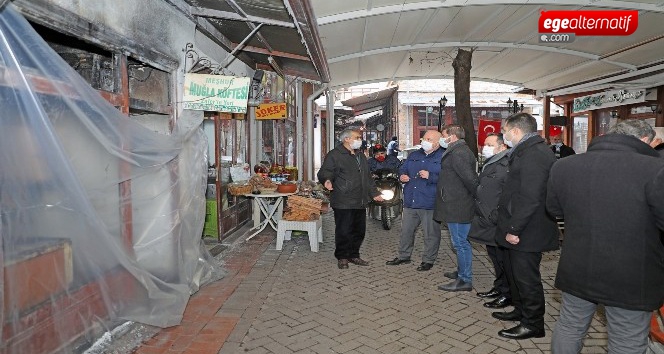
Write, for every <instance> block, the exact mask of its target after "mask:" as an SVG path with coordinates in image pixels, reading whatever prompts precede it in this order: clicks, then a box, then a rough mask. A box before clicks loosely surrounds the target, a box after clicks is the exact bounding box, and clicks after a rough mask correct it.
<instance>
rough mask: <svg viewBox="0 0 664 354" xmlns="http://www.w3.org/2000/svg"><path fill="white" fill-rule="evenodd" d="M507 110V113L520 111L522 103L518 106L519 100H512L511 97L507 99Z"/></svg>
mask: <svg viewBox="0 0 664 354" xmlns="http://www.w3.org/2000/svg"><path fill="white" fill-rule="evenodd" d="M507 111H508V112H509V113H517V112H522V111H523V104H521V106H519V102H518V101H517V100H514V101H512V98H508V99H507Z"/></svg>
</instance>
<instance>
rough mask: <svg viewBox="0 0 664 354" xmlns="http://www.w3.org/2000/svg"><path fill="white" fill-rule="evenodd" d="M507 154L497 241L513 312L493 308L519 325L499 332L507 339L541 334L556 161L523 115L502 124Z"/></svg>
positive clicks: (554, 233) (554, 242)
mask: <svg viewBox="0 0 664 354" xmlns="http://www.w3.org/2000/svg"><path fill="white" fill-rule="evenodd" d="M502 132H503V137H504V140H505V144H507V145H508V146H513V148H512V149H511V150H510V152H509V172H508V173H507V178H506V179H505V184H504V185H503V191H502V192H501V193H500V199H499V201H498V227H497V229H496V244H497V245H498V252H500V253H501V254H502V257H503V260H504V265H505V274H506V275H507V280H508V282H509V284H510V294H511V295H512V304H513V305H514V310H513V311H511V312H494V313H492V314H491V316H493V317H494V318H497V319H499V320H502V321H519V322H520V323H519V325H517V326H515V327H512V328H509V329H505V330H502V331H500V332H498V335H499V336H501V337H505V338H510V339H527V338H533V337H535V338H541V337H544V311H545V302H544V289H543V286H542V276H541V274H540V262H541V261H542V252H546V251H552V250H555V249H557V248H558V232H559V231H558V227H557V225H556V221H555V219H554V218H553V217H552V216H551V215H549V214H547V212H546V208H545V207H546V206H545V202H546V185H547V180H548V179H549V171H550V170H551V166H552V165H553V163H554V162H555V161H556V158H555V157H554V156H553V153H552V152H551V150H550V149H549V147H548V146H546V145H545V144H544V139H543V138H542V137H541V136H539V134H538V133H537V122H536V121H535V118H534V117H533V116H531V115H530V114H528V113H517V114H515V115H512V116H510V117H509V118H507V119H506V120H505V121H504V122H503V125H502Z"/></svg>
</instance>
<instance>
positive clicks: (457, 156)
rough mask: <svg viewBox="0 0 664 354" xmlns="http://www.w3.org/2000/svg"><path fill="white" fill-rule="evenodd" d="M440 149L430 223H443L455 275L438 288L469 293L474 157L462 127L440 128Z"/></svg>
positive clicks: (449, 126)
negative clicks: (469, 236)
mask: <svg viewBox="0 0 664 354" xmlns="http://www.w3.org/2000/svg"><path fill="white" fill-rule="evenodd" d="M441 133H442V138H440V146H442V147H443V148H445V149H447V150H446V151H445V152H444V153H443V157H442V159H441V162H440V175H439V176H438V184H437V185H436V190H437V191H438V195H437V196H436V205H435V206H434V212H433V214H434V215H433V219H434V220H436V221H438V222H446V223H447V227H448V229H449V230H450V238H451V239H452V245H453V246H454V249H455V250H456V255H457V271H456V272H449V273H445V274H444V275H445V276H446V277H448V278H453V279H454V280H453V281H452V282H450V283H447V284H443V285H440V286H438V289H439V290H444V291H471V290H473V266H472V264H473V263H472V261H473V249H472V247H470V242H468V231H470V222H471V221H473V215H475V200H474V199H473V197H474V195H475V190H476V189H477V173H476V172H475V171H476V167H475V165H476V163H477V159H476V158H475V154H474V153H473V152H472V151H471V150H470V148H469V147H468V144H466V141H465V140H464V139H465V137H466V134H465V131H464V129H463V127H462V126H460V125H458V124H451V125H448V126H446V127H445V128H443V131H442V132H441Z"/></svg>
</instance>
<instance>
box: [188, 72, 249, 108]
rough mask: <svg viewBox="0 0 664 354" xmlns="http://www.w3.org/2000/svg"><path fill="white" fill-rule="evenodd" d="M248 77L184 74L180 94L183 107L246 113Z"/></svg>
mask: <svg viewBox="0 0 664 354" xmlns="http://www.w3.org/2000/svg"><path fill="white" fill-rule="evenodd" d="M248 99H249V78H248V77H235V76H222V75H204V74H185V76H184V92H183V95H182V101H183V107H182V108H184V109H191V110H195V111H213V112H228V113H247V100H248Z"/></svg>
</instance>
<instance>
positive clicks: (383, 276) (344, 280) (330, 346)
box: [137, 213, 607, 354]
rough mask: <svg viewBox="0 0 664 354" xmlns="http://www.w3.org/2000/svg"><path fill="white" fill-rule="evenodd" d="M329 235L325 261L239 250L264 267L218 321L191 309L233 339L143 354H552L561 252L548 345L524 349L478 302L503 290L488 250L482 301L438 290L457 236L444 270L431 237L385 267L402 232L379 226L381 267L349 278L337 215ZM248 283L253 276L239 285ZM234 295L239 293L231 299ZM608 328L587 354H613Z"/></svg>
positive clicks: (548, 260) (596, 329) (542, 341)
mask: <svg viewBox="0 0 664 354" xmlns="http://www.w3.org/2000/svg"><path fill="white" fill-rule="evenodd" d="M323 230H324V231H323V234H324V243H323V244H322V245H321V248H320V251H319V252H318V253H312V252H311V251H310V250H309V243H308V238H307V237H306V236H297V237H294V238H293V240H291V241H286V242H285V243H284V248H283V250H281V251H277V250H275V243H276V242H275V235H274V231H272V230H270V231H269V232H265V233H264V234H262V235H260V236H259V237H256V238H255V239H252V240H250V241H249V242H244V243H242V244H240V245H238V246H236V247H238V249H239V251H238V250H236V252H235V253H236V255H235V256H233V255H228V256H224V257H225V258H227V259H226V262H229V264H230V265H232V264H236V263H238V262H241V260H238V259H237V257H240V256H241V257H243V258H242V259H243V260H246V259H250V258H252V257H251V256H250V254H251V252H246V251H243V250H245V249H247V248H253V250H254V251H253V252H254V253H257V252H259V253H257V254H255V259H256V261H255V263H253V265H252V262H248V261H245V262H244V264H245V265H244V266H243V268H242V269H244V270H243V271H242V272H239V273H233V272H232V271H231V272H229V277H230V278H229V277H227V278H225V279H222V280H221V281H220V282H222V283H225V284H226V285H224V286H220V285H219V284H211V285H209V287H212V288H213V289H216V290H215V292H216V293H223V294H225V295H223V296H224V297H225V298H226V299H225V301H222V302H219V301H218V300H217V301H216V303H220V307H219V309H218V311H216V313H213V314H210V316H209V317H210V318H201V317H200V316H199V317H198V319H197V320H196V319H191V318H192V315H191V311H189V310H190V309H189V308H188V309H187V312H188V313H189V314H187V313H186V314H185V320H186V321H193V322H194V323H195V322H200V321H207V322H210V323H211V322H213V321H215V320H216V321H217V322H220V323H223V324H226V327H225V329H224V328H222V329H220V330H222V331H226V332H228V333H225V334H219V335H217V336H215V335H214V334H215V332H214V331H212V332H210V331H207V332H206V331H205V328H206V327H205V326H204V325H205V324H202V325H199V326H195V327H194V328H198V329H199V331H200V332H195V333H188V334H187V335H188V336H190V337H188V340H189V341H190V342H191V343H192V346H189V347H188V346H187V345H186V343H185V345H183V344H182V341H179V340H178V339H177V338H173V336H176V335H177V332H178V329H177V328H178V327H181V326H178V327H175V328H174V329H168V330H165V331H170V332H169V333H170V334H169V335H170V340H169V341H165V340H161V341H160V335H162V334H161V333H160V335H158V336H156V337H155V338H153V339H152V340H151V341H150V342H147V343H146V344H145V345H144V346H143V347H141V348H139V349H138V350H137V352H138V353H157V352H162V353H175V352H187V353H204V352H210V353H213V352H216V349H213V348H216V347H204V346H201V344H200V342H201V341H200V340H198V341H197V340H196V338H197V337H198V336H202V335H208V336H210V337H212V338H216V340H217V342H218V343H219V345H220V346H221V347H220V348H221V349H220V351H218V352H219V353H222V354H235V353H252V354H254V353H255V354H258V353H276V354H281V353H361V354H372V353H386V354H387V353H389V354H394V353H548V352H550V340H551V330H552V328H553V326H554V323H555V320H556V318H557V316H558V309H559V302H560V292H559V291H557V290H555V289H553V281H554V276H555V269H556V265H557V260H558V253H557V252H553V253H549V254H546V255H545V256H544V258H543V262H542V269H541V270H542V276H543V280H544V289H545V293H546V299H547V309H546V318H545V319H546V337H544V338H539V339H529V340H523V341H514V340H507V339H503V338H501V337H499V336H498V335H497V332H498V331H499V330H501V329H504V328H509V327H511V326H513V325H514V323H513V322H501V321H498V320H496V319H494V318H492V317H491V316H490V312H491V311H490V310H488V309H486V308H484V307H483V306H482V303H483V300H482V299H480V298H478V297H477V296H476V295H475V292H476V291H477V290H480V291H484V290H488V289H489V288H490V287H491V282H492V280H493V275H492V273H491V272H490V270H489V269H491V266H490V260H489V259H488V257H487V256H486V251H485V250H484V248H483V247H481V246H477V245H475V248H474V250H473V254H474V258H473V273H474V284H473V285H474V290H473V292H472V293H471V292H464V293H447V292H443V291H440V290H437V289H436V287H437V286H438V285H440V284H442V283H443V282H446V280H447V279H446V278H443V275H442V274H443V272H444V271H451V270H455V256H454V253H453V252H452V250H451V249H450V241H449V234H448V233H447V231H443V235H442V237H443V242H442V243H441V248H440V252H439V257H438V262H437V263H436V265H435V266H434V268H433V269H431V270H430V271H428V272H417V271H415V268H416V267H417V265H418V264H419V263H420V261H421V258H420V255H421V251H422V235H421V233H419V234H418V236H417V238H416V243H415V250H414V253H413V263H411V264H404V265H399V266H387V265H385V261H386V260H389V259H392V258H394V256H395V255H396V249H397V245H398V239H399V233H400V224H399V223H398V222H397V224H396V225H395V227H394V228H393V229H392V230H390V231H385V230H383V229H382V228H381V226H380V223H379V222H378V221H375V220H368V222H367V236H366V239H365V242H364V245H363V247H362V257H363V258H364V259H366V260H369V261H370V262H371V265H370V266H368V267H360V266H355V265H352V264H351V265H350V269H346V270H339V269H337V266H336V260H335V259H334V255H333V253H334V236H333V235H334V232H333V230H334V221H333V218H332V214H331V213H328V214H326V215H325V216H324V218H323ZM261 243H262V244H263V247H260V244H261ZM234 257H235V258H234ZM230 268H232V266H231V267H230ZM240 273H242V274H244V275H242V276H238V275H237V274H240ZM233 274H236V275H235V276H233ZM229 286H230V287H233V286H234V287H235V289H230V290H229V288H228V287H229ZM215 287H216V288H215ZM201 293H203V294H205V295H203V294H196V295H195V296H194V297H193V298H192V302H195V300H196V298H197V297H200V296H205V297H209V296H211V294H210V293H209V291H208V292H207V293H205V288H204V289H203V290H202V291H201ZM213 309H214V307H213ZM510 309H511V307H509V308H507V310H510ZM210 310H212V309H210V308H208V311H210ZM183 322H185V321H183ZM604 322H605V320H604V317H603V316H602V315H601V314H599V315H596V318H595V319H594V321H593V323H592V325H591V329H590V331H589V338H588V339H587V340H586V346H585V348H584V350H583V353H606V352H607V348H606V328H605V326H604ZM229 324H230V325H229ZM165 331H162V332H165ZM217 334H218V333H217ZM210 337H208V338H210ZM220 337H221V338H222V340H221V342H219V341H220V339H219V338H220ZM173 340H175V342H176V343H179V347H178V350H175V349H176V348H174V347H173V345H172V343H173ZM169 343H171V344H170V346H169ZM195 343H199V344H198V346H194V345H195ZM204 348H207V349H204ZM159 349H166V351H159Z"/></svg>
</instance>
